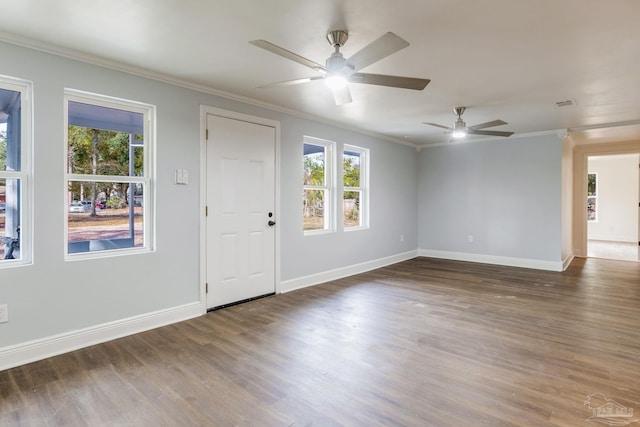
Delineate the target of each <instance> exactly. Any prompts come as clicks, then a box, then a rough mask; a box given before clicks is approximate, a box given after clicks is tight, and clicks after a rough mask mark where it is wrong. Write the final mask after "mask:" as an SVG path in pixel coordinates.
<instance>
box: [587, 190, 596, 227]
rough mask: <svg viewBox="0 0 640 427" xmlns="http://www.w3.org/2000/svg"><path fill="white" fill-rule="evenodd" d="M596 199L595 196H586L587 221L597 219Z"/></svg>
mask: <svg viewBox="0 0 640 427" xmlns="http://www.w3.org/2000/svg"><path fill="white" fill-rule="evenodd" d="M597 203H598V199H597V198H596V197H591V196H590V197H587V221H596V220H597V219H598V217H597V212H598V205H597Z"/></svg>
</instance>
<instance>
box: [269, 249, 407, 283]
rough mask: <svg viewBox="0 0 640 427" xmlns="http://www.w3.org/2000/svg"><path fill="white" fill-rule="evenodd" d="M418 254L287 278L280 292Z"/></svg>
mask: <svg viewBox="0 0 640 427" xmlns="http://www.w3.org/2000/svg"><path fill="white" fill-rule="evenodd" d="M417 256H418V251H417V250H415V251H410V252H405V253H401V254H397V255H392V256H389V257H385V258H380V259H376V260H373V261H367V262H363V263H361V264H355V265H350V266H348V267H342V268H337V269H335V270H330V271H323V272H321V273H317V274H311V275H308V276H303V277H298V278H296V279H291V280H285V281H283V282H280V286H279V289H278V292H282V293H284V292H291V291H295V290H296V289H302V288H306V287H309V286H313V285H317V284H319V283H325V282H330V281H332V280H338V279H342V278H343V277H348V276H353V275H354V274H360V273H366V272H367V271H371V270H375V269H376V268H380V267H385V266H387V265H391V264H395V263H397V262H401V261H406V260H409V259H412V258H415V257H417Z"/></svg>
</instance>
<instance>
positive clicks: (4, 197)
mask: <svg viewBox="0 0 640 427" xmlns="http://www.w3.org/2000/svg"><path fill="white" fill-rule="evenodd" d="M20 219H21V218H20V180H19V179H4V178H0V239H1V240H2V244H0V259H3V260H4V259H21V257H20Z"/></svg>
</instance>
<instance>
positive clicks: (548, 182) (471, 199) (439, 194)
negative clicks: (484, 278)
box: [418, 135, 562, 261]
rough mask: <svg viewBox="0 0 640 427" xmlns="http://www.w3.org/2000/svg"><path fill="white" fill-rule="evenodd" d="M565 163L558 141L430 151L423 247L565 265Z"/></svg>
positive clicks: (422, 189)
mask: <svg viewBox="0 0 640 427" xmlns="http://www.w3.org/2000/svg"><path fill="white" fill-rule="evenodd" d="M561 160H562V142H561V140H560V138H559V137H558V136H556V135H544V136H535V137H533V136H531V137H521V138H509V139H501V140H492V141H482V142H477V143H451V144H449V145H443V146H438V147H432V148H427V149H424V150H422V151H421V152H420V156H419V167H418V169H419V172H418V176H419V183H418V192H419V196H418V200H419V202H418V223H419V225H418V227H419V247H420V248H421V249H426V250H433V251H445V252H456V253H472V254H480V255H488V256H502V257H511V258H523V259H528V260H538V261H560V259H561V169H562V165H561ZM469 235H473V237H474V242H473V243H468V240H467V239H468V236H469Z"/></svg>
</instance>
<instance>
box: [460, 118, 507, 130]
mask: <svg viewBox="0 0 640 427" xmlns="http://www.w3.org/2000/svg"><path fill="white" fill-rule="evenodd" d="M506 124H508V123H507V122H505V121H502V120H493V121H490V122H486V123H480V124H479V125H473V126H469V129H474V130H478V129H484V128H492V127H494V126H502V125H506Z"/></svg>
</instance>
